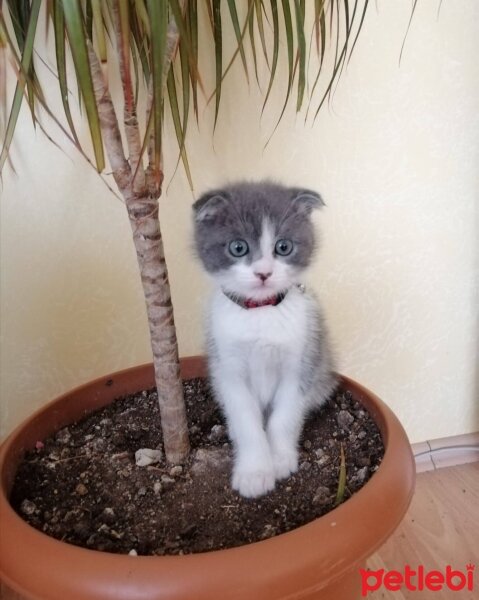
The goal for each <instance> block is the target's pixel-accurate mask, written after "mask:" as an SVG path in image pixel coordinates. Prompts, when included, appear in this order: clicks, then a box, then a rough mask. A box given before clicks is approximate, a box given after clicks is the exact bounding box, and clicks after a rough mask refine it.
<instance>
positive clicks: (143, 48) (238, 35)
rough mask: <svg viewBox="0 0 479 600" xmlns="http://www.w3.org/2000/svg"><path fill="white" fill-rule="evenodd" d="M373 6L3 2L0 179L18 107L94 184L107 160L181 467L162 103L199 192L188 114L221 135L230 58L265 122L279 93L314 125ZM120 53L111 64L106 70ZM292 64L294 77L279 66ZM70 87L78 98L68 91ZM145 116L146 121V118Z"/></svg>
mask: <svg viewBox="0 0 479 600" xmlns="http://www.w3.org/2000/svg"><path fill="white" fill-rule="evenodd" d="M367 7H368V0H355V1H351V0H350V1H348V0H314V1H313V0H311V1H309V0H308V2H306V1H305V0H281V1H278V0H242V1H234V0H200V1H198V0H81V1H80V0H44V1H43V2H42V0H7V1H6V2H4V1H3V0H0V9H1V14H0V117H1V120H0V125H3V127H2V131H1V132H0V133H1V135H2V138H3V140H2V150H1V155H0V172H1V171H2V169H3V168H4V167H5V166H6V165H8V164H9V163H11V161H10V157H9V149H10V146H11V143H12V141H13V139H14V134H15V127H16V124H17V119H18V115H19V111H20V108H21V105H22V103H23V102H26V103H27V104H28V106H29V109H30V114H31V118H32V119H33V121H34V122H36V121H37V115H38V112H39V111H43V112H46V113H47V114H48V115H49V117H50V122H51V123H52V124H55V126H58V127H60V128H61V129H62V131H63V133H64V134H65V135H67V136H68V138H69V139H70V141H71V143H72V144H74V145H75V146H76V147H77V148H78V151H79V152H81V153H82V154H83V156H84V157H85V158H86V159H87V160H89V161H90V162H91V163H92V165H94V166H95V167H96V169H97V170H98V172H99V173H101V172H102V171H103V170H104V168H105V164H106V160H108V163H109V169H110V170H111V172H112V175H113V178H114V181H115V183H116V185H117V186H118V190H119V192H120V194H121V195H122V197H123V199H124V203H125V207H126V211H127V215H128V219H129V221H130V224H131V229H132V237H133V243H134V245H135V249H136V254H137V258H138V265H139V269H140V274H141V282H142V286H143V291H144V295H145V302H146V307H147V314H148V321H149V330H150V336H151V346H152V352H153V361H154V366H155V375H156V385H157V389H158V399H159V404H160V414H161V422H162V430H163V439H164V446H165V454H166V458H167V460H168V461H170V462H172V463H178V462H182V461H183V460H184V459H185V457H186V456H187V455H188V451H189V442H188V430H187V424H186V415H185V405H184V400H183V392H182V385H181V381H180V374H179V362H178V346H177V339H176V333H175V325H174V319H173V307H172V303H171V295H170V287H169V283H168V271H167V266H166V262H165V255H164V250H163V242H162V237H161V231H160V223H159V219H158V199H159V197H160V195H161V186H162V182H163V163H162V144H163V141H164V139H163V122H164V118H165V105H169V108H170V110H171V115H172V121H173V124H174V129H175V133H176V138H177V142H178V147H179V157H181V160H182V163H183V165H184V168H185V171H186V174H187V176H188V179H189V180H190V182H191V173H190V167H189V164H188V156H187V152H186V143H185V142H186V134H187V127H188V120H189V117H190V112H191V111H193V113H194V115H195V117H196V119H197V120H198V119H199V118H200V116H201V112H200V111H199V110H198V104H199V102H201V101H209V100H211V102H212V103H214V111H215V119H214V121H215V124H216V120H217V118H218V115H219V110H220V102H221V90H222V87H223V85H227V84H228V83H227V82H228V79H227V73H228V71H229V70H230V67H231V65H232V64H233V62H234V61H235V60H241V63H242V65H243V68H244V71H245V75H246V77H245V79H244V85H249V77H248V73H249V71H252V70H254V72H255V75H256V79H258V80H259V78H260V77H261V73H264V72H266V74H267V76H266V81H263V82H259V81H258V83H261V84H262V89H264V90H265V95H264V105H263V110H264V109H266V108H268V106H269V105H268V98H269V97H270V95H271V94H272V93H282V94H284V103H283V108H282V111H281V112H280V114H278V122H279V120H280V119H281V118H282V116H283V115H284V114H285V108H286V106H287V105H288V103H289V102H294V103H295V104H296V110H297V111H300V110H301V109H302V107H303V106H304V105H306V104H307V105H308V112H309V114H310V116H311V118H314V117H315V116H316V115H317V113H318V111H319V110H320V109H321V107H322V106H323V105H324V103H325V101H326V100H327V99H328V97H329V96H330V94H331V91H332V90H333V87H334V85H335V82H336V81H337V79H338V78H339V76H340V74H341V71H342V69H343V67H344V66H345V64H346V63H347V61H348V60H349V58H350V56H351V52H352V50H353V49H354V46H355V44H356V41H357V38H358V35H359V32H360V31H361V27H362V24H363V21H364V18H365V15H366V11H367ZM42 10H43V11H46V15H45V18H46V22H47V27H39V15H40V13H41V11H42ZM200 27H202V28H204V29H206V31H205V34H204V35H202V36H199V35H198V30H199V28H200ZM228 32H229V33H228ZM202 33H203V32H202ZM209 34H211V36H212V43H211V41H210V40H208V42H209V43H207V44H206V47H207V52H206V53H203V52H202V56H206V57H205V58H203V59H202V60H211V61H212V62H213V63H214V65H215V69H214V72H215V83H214V87H213V89H212V90H206V89H205V87H206V86H205V85H204V83H203V81H202V78H201V70H202V64H201V61H200V60H199V54H200V52H199V40H201V39H204V38H205V37H206V36H207V35H209ZM48 35H50V36H53V37H54V43H55V58H56V64H55V70H56V73H55V74H56V78H57V83H58V93H59V94H60V96H61V100H62V103H63V109H64V117H61V118H59V117H57V116H56V115H55V114H54V113H53V110H52V109H51V107H50V106H49V102H48V100H47V99H46V97H45V95H44V93H43V91H42V82H41V81H40V80H39V77H38V76H37V72H36V69H35V63H36V61H38V60H41V51H40V53H38V52H37V51H36V45H37V44H38V46H39V47H44V45H45V37H46V36H48ZM227 35H229V36H230V37H231V38H232V40H233V42H234V52H233V54H232V56H231V57H229V58H228V60H226V59H225V56H224V54H225V53H224V46H226V45H227V44H225V43H224V42H225V41H227V40H225V36H227ZM229 47H231V43H230V44H229ZM67 53H70V54H71V58H72V59H73V69H71V70H69V69H67V58H68V56H67ZM113 53H114V54H115V55H116V56H115V60H111V57H112V55H113ZM282 53H284V60H283V57H282ZM325 57H326V58H327V60H325ZM259 61H266V63H267V65H268V67H269V69H258V68H257V67H258V62H259ZM284 62H285V63H286V64H287V72H286V70H285V69H281V68H280V67H279V65H280V64H281V65H282V64H284ZM313 64H314V67H313ZM326 64H327V65H328V67H327V68H326V66H325V65H326ZM7 68H8V69H11V71H12V72H14V73H15V76H16V88H15V91H14V93H13V98H12V100H11V103H7V91H6V69H7ZM112 69H119V76H120V80H121V84H122V97H121V98H120V99H119V100H120V102H121V103H122V105H123V115H122V116H120V115H119V114H118V112H117V111H116V110H115V107H114V104H113V102H112V97H111V94H110V88H109V83H108V82H109V79H110V78H111V71H112ZM281 71H284V76H282V75H281ZM251 79H252V78H251ZM75 80H76V85H77V89H78V96H77V98H76V99H75V98H74V96H73V94H72V92H71V89H72V88H73V87H74V84H75ZM318 82H321V85H318ZM283 89H284V91H281V90H283ZM307 90H308V93H306V91H307ZM319 90H321V91H320V92H319ZM116 100H118V99H116ZM74 101H76V102H81V103H82V105H83V111H82V113H83V115H84V117H83V118H85V119H86V120H87V122H88V126H89V130H90V134H91V135H90V139H91V147H89V149H84V148H82V147H81V145H80V142H79V137H78V135H77V133H76V129H78V128H79V127H80V126H81V122H80V121H79V120H78V119H79V117H75V118H74V116H73V114H72V111H71V108H70V103H71V102H74ZM139 111H143V112H144V114H143V115H141V114H140V116H141V117H142V118H141V119H140V120H139V118H138V116H139V115H138V113H139ZM75 114H77V113H75ZM75 119H76V120H75ZM140 122H142V123H145V125H144V127H141V126H140V124H139V123H140ZM122 134H123V136H122ZM123 140H124V141H123ZM88 154H90V155H91V156H88ZM105 155H106V156H105Z"/></svg>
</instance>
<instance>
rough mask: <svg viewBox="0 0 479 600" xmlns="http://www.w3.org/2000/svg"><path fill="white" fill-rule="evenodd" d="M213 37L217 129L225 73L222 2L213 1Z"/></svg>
mask: <svg viewBox="0 0 479 600" xmlns="http://www.w3.org/2000/svg"><path fill="white" fill-rule="evenodd" d="M213 25H214V27H213V36H214V40H215V89H216V93H215V122H214V126H213V129H216V122H217V120H218V112H219V109H220V100H221V82H222V79H223V78H222V74H223V73H222V71H223V35H222V30H221V0H213Z"/></svg>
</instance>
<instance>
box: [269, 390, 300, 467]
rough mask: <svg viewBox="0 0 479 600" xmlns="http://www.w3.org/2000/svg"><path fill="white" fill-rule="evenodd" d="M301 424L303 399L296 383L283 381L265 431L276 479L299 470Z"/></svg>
mask: <svg viewBox="0 0 479 600" xmlns="http://www.w3.org/2000/svg"><path fill="white" fill-rule="evenodd" d="M303 421H304V399H303V397H302V394H301V392H300V390H299V387H298V385H297V383H296V382H295V381H284V382H282V383H281V384H280V386H279V387H278V390H277V391H276V394H275V397H274V402H273V409H272V412H271V414H270V417H269V419H268V423H267V427H266V431H267V435H268V441H269V445H270V449H271V455H272V458H273V464H274V470H275V477H276V479H285V478H286V477H289V475H291V473H294V472H296V471H297V470H298V440H299V436H300V433H301V427H302V425H303Z"/></svg>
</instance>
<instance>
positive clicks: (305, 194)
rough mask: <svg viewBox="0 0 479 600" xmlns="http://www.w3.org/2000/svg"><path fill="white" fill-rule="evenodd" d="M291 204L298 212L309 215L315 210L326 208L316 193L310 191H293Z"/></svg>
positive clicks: (296, 189)
mask: <svg viewBox="0 0 479 600" xmlns="http://www.w3.org/2000/svg"><path fill="white" fill-rule="evenodd" d="M293 203H294V204H295V206H296V209H297V211H298V212H303V213H304V214H307V215H310V214H311V212H312V211H313V210H314V209H316V208H321V207H323V206H326V204H325V202H324V200H323V199H322V198H321V196H320V195H319V194H318V193H317V192H313V191H311V190H302V189H298V188H295V189H293Z"/></svg>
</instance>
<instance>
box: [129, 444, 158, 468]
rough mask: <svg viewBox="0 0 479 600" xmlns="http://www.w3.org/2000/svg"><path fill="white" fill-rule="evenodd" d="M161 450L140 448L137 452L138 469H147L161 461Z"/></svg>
mask: <svg viewBox="0 0 479 600" xmlns="http://www.w3.org/2000/svg"><path fill="white" fill-rule="evenodd" d="M161 456H162V452H161V450H154V449H153V448H140V449H139V450H137V451H136V452H135V462H136V466H137V467H146V466H147V465H152V464H154V463H157V462H159V461H160V460H161Z"/></svg>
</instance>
